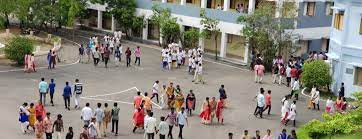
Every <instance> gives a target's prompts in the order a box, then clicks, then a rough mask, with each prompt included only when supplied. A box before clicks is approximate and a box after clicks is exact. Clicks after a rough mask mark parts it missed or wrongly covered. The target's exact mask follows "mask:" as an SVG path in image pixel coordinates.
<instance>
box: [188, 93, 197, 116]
mask: <svg viewBox="0 0 362 139" xmlns="http://www.w3.org/2000/svg"><path fill="white" fill-rule="evenodd" d="M195 106H196V97H195V94H194V93H193V91H192V90H190V93H189V94H187V97H186V109H187V111H188V113H189V115H190V116H191V115H192V111H194V110H195Z"/></svg>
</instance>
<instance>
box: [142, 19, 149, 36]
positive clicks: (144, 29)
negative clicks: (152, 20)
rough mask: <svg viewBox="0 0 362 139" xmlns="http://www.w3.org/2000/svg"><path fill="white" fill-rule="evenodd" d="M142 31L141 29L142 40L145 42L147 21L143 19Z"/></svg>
mask: <svg viewBox="0 0 362 139" xmlns="http://www.w3.org/2000/svg"><path fill="white" fill-rule="evenodd" d="M143 24H144V26H143V29H142V40H147V39H148V19H146V18H145V19H144V21H143Z"/></svg>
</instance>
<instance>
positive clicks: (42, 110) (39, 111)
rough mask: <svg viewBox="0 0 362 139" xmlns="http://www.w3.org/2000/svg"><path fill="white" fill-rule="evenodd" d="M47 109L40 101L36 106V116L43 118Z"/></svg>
mask: <svg viewBox="0 0 362 139" xmlns="http://www.w3.org/2000/svg"><path fill="white" fill-rule="evenodd" d="M45 113H46V110H45V108H44V105H43V104H42V103H41V102H40V101H39V103H38V104H37V105H36V106H35V117H40V118H41V119H42V120H43V119H44V118H45Z"/></svg>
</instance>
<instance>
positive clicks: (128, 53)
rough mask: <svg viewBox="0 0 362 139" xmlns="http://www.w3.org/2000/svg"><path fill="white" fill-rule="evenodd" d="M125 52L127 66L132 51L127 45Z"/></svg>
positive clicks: (129, 64) (129, 62)
mask: <svg viewBox="0 0 362 139" xmlns="http://www.w3.org/2000/svg"><path fill="white" fill-rule="evenodd" d="M125 54H126V61H127V67H129V66H131V55H132V52H131V50H130V49H129V47H127V50H126V52H125Z"/></svg>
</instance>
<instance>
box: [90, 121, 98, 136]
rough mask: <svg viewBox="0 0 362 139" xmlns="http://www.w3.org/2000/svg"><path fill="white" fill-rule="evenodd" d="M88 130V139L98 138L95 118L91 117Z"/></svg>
mask: <svg viewBox="0 0 362 139" xmlns="http://www.w3.org/2000/svg"><path fill="white" fill-rule="evenodd" d="M88 128H89V139H97V136H98V130H97V128H98V127H97V125H96V118H95V117H93V118H92V120H91V123H90V124H89V126H88Z"/></svg>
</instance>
